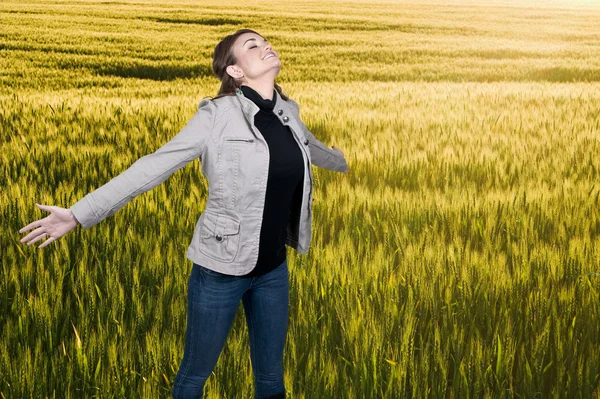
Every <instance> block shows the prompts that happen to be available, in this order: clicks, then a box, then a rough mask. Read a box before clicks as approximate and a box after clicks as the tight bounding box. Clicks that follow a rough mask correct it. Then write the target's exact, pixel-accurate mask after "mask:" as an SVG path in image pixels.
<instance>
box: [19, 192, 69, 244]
mask: <svg viewBox="0 0 600 399" xmlns="http://www.w3.org/2000/svg"><path fill="white" fill-rule="evenodd" d="M36 205H37V207H38V208H40V209H41V210H43V211H48V212H50V215H48V216H46V217H45V218H43V219H39V220H36V221H35V222H31V223H29V224H28V225H27V226H25V227H23V228H22V229H21V230H19V233H24V232H26V231H28V230H31V229H33V228H34V227H38V228H37V229H35V230H33V231H32V232H31V233H29V234H27V235H26V236H25V237H23V238H21V242H26V243H27V245H31V244H33V243H34V242H37V241H39V240H41V239H42V238H45V237H50V238H48V239H47V240H46V241H44V243H43V244H42V245H40V246H39V247H38V248H44V247H45V246H46V245H48V244H50V243H51V242H52V241H54V240H56V239H58V238H60V237H62V236H64V235H65V234H67V233H68V232H69V231H71V230H73V229H74V228H75V227H77V225H78V224H79V222H78V221H77V219H76V218H75V216H74V215H73V212H71V210H70V209H66V208H61V207H58V206H51V205H40V204H37V203H36Z"/></svg>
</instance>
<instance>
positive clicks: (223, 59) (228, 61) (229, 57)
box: [211, 29, 288, 101]
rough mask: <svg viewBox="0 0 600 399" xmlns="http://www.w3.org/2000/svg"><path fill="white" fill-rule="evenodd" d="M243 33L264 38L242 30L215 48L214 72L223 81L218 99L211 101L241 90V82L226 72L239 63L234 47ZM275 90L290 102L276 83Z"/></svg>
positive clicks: (232, 94) (248, 30) (250, 30)
mask: <svg viewBox="0 0 600 399" xmlns="http://www.w3.org/2000/svg"><path fill="white" fill-rule="evenodd" d="M243 33H256V34H257V35H259V36H262V35H261V34H260V33H258V32H256V31H253V30H252V29H240V30H238V31H237V32H235V33H232V34H231V35H228V36H226V37H225V38H224V39H223V40H221V41H220V42H219V43H218V44H217V46H216V47H215V51H214V53H213V64H212V66H213V72H214V73H215V75H216V76H217V78H219V80H220V81H221V88H220V89H219V92H218V93H217V96H216V97H213V98H211V100H216V99H217V98H219V97H223V96H234V95H235V92H236V91H237V89H239V87H240V85H241V82H240V81H236V80H235V79H234V78H232V77H231V76H230V75H229V74H228V73H227V71H226V69H227V67H228V66H229V65H233V64H235V63H236V62H237V59H236V58H235V55H234V54H233V51H232V49H231V48H232V47H233V43H235V40H236V39H237V38H238V36H240V35H241V34H243ZM274 87H275V90H277V92H278V93H279V95H280V96H281V98H283V99H284V100H285V101H287V100H288V96H287V95H285V94H284V93H283V89H282V88H281V87H280V86H279V85H278V84H277V83H275V85H274Z"/></svg>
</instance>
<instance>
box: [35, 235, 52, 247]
mask: <svg viewBox="0 0 600 399" xmlns="http://www.w3.org/2000/svg"><path fill="white" fill-rule="evenodd" d="M54 240H56V238H54V237H50V238H48V239H47V240H46V241H44V243H43V244H42V245H40V246H39V247H38V248H44V247H45V246H46V245H48V244H50V243H51V242H52V241H54Z"/></svg>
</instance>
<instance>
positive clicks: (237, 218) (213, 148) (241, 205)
mask: <svg viewBox="0 0 600 399" xmlns="http://www.w3.org/2000/svg"><path fill="white" fill-rule="evenodd" d="M274 93H275V95H276V96H277V100H276V103H275V108H274V109H273V113H274V114H275V115H277V117H278V118H279V119H280V120H281V123H283V124H284V125H287V126H289V127H290V129H291V131H292V133H293V135H294V138H295V139H296V142H297V143H298V146H299V147H300V148H301V149H302V157H303V158H304V188H303V191H302V205H301V209H300V212H296V213H292V214H295V215H297V218H296V219H295V220H293V219H290V222H289V223H288V226H287V237H286V244H287V245H288V246H290V247H292V248H294V249H295V250H296V251H297V252H299V253H301V254H306V253H307V252H308V248H309V246H310V241H311V224H312V183H313V175H312V170H311V167H310V165H311V163H312V164H313V165H315V166H319V167H322V168H326V169H330V170H333V171H338V172H344V171H346V170H347V169H348V165H347V163H346V159H345V158H344V156H343V155H342V153H341V152H340V151H339V150H334V149H331V148H329V147H327V146H326V145H324V144H323V143H321V142H320V141H319V140H317V139H316V138H315V137H314V136H313V134H312V133H311V132H310V131H309V130H308V129H307V128H306V126H305V125H304V123H303V122H302V121H301V120H300V115H299V108H298V104H297V103H296V102H295V101H294V100H292V99H289V100H288V101H284V100H283V99H282V98H281V96H280V95H279V93H278V92H277V91H276V90H275V91H274ZM258 111H259V107H258V106H257V105H256V104H255V103H254V102H253V101H252V100H250V99H249V98H246V97H245V96H244V95H243V94H241V92H239V91H238V92H237V93H236V95H235V96H224V97H220V98H218V99H216V100H210V99H203V100H202V101H201V102H200V105H199V107H198V110H197V111H196V113H195V114H194V116H193V117H192V119H191V120H190V121H189V122H188V123H187V125H186V126H185V127H184V128H183V129H182V130H181V131H180V132H179V133H178V134H177V135H176V136H175V137H173V138H172V139H171V140H170V141H169V142H167V143H166V144H165V145H163V146H162V147H160V148H159V149H158V150H157V151H156V152H154V153H152V154H149V155H146V156H144V157H142V158H140V159H138V160H137V161H136V162H135V163H133V164H132V165H131V166H130V167H129V168H128V169H127V170H125V171H124V172H123V173H121V174H120V175H118V176H116V177H115V178H113V179H112V180H110V181H109V182H108V183H106V184H105V185H103V186H102V187H99V188H98V189H96V190H94V191H93V192H91V193H89V194H87V195H86V196H85V197H83V198H82V199H81V200H80V201H78V202H77V203H75V204H74V205H73V206H72V207H71V208H70V209H71V211H72V212H73V214H74V215H75V217H76V218H77V220H78V221H79V223H80V224H81V226H82V227H83V228H84V229H88V228H90V227H91V226H94V225H95V224H97V223H99V222H100V221H102V220H103V219H105V218H107V217H109V216H111V215H112V214H114V213H115V212H116V211H118V210H119V209H121V208H122V207H123V206H125V204H127V203H128V202H129V201H131V200H132V199H133V198H135V197H136V196H137V195H140V194H142V193H144V192H146V191H148V190H151V189H152V188H154V187H156V186H157V185H159V184H160V183H162V182H163V181H165V180H166V179H167V177H169V176H170V175H171V174H173V173H174V172H175V171H176V170H178V169H180V168H182V167H183V166H185V165H186V164H188V163H189V162H191V161H193V160H194V159H196V158H200V161H201V165H202V173H203V174H204V176H206V178H207V180H208V183H209V187H208V198H207V201H206V207H205V209H204V211H203V212H202V214H201V216H200V218H199V219H198V222H197V223H196V227H195V230H194V236H193V238H192V242H191V244H190V246H189V247H188V249H187V252H186V256H187V258H188V259H190V260H192V261H193V262H195V263H197V264H200V265H202V266H204V267H206V268H209V269H212V270H215V271H217V272H221V273H225V274H230V275H243V274H246V273H249V272H250V271H251V270H252V269H253V268H254V266H255V265H256V261H257V259H258V244H259V237H260V228H261V221H262V215H263V208H264V202H265V193H266V188H267V176H268V169H269V149H268V146H267V142H266V141H265V139H264V138H263V136H262V135H261V133H260V131H259V130H258V129H257V128H256V127H255V126H254V115H255V114H256V113H257V112H258Z"/></svg>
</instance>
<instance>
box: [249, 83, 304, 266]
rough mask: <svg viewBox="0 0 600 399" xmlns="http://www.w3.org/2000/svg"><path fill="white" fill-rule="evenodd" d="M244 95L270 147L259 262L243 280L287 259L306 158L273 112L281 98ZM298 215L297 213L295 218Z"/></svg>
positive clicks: (252, 91)
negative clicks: (254, 108) (287, 243)
mask: <svg viewBox="0 0 600 399" xmlns="http://www.w3.org/2000/svg"><path fill="white" fill-rule="evenodd" d="M240 89H241V90H242V93H243V94H244V96H246V97H247V98H249V99H250V100H252V101H253V102H254V103H255V104H256V105H258V106H259V107H260V110H259V111H258V113H257V114H256V115H255V116H254V126H256V128H257V129H258V130H259V131H260V133H261V134H262V135H263V137H264V138H265V140H266V141H267V145H268V147H269V175H268V177H267V192H266V196H265V207H264V210H263V217H262V226H261V229H260V243H259V246H258V260H257V262H256V267H255V268H254V269H253V270H251V271H250V273H248V274H245V275H242V276H239V277H255V276H260V275H263V274H266V273H268V272H270V271H271V270H273V269H275V268H276V267H277V266H279V265H281V263H283V261H284V260H285V259H286V248H285V239H286V236H287V225H288V221H289V219H290V215H292V213H291V211H292V205H294V206H295V207H299V206H300V205H299V204H300V203H301V199H302V187H303V182H304V159H303V157H302V150H301V149H300V147H299V146H298V142H297V141H296V139H294V136H293V133H292V132H291V131H290V129H289V127H287V126H285V125H284V124H282V123H281V121H280V120H279V118H278V117H277V116H276V115H275V114H274V113H273V109H274V107H275V102H276V101H277V97H276V95H275V89H273V99H272V100H268V99H264V98H262V96H261V95H260V94H259V93H258V92H256V91H255V90H254V89H252V88H251V87H250V86H246V85H242V86H241V87H240ZM296 214H297V212H294V214H293V216H295V215H296Z"/></svg>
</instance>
